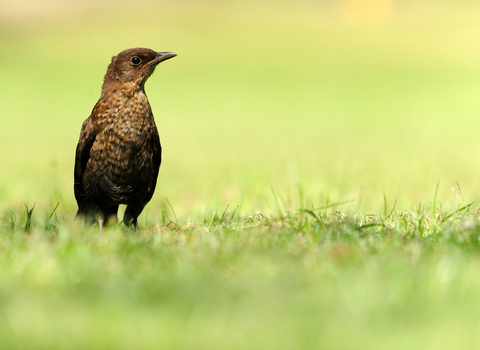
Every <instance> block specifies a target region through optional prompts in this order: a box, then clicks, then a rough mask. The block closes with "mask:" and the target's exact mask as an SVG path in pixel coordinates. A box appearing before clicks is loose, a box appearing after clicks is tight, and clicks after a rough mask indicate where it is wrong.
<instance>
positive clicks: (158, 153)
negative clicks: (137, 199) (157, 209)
mask: <svg viewBox="0 0 480 350" xmlns="http://www.w3.org/2000/svg"><path fill="white" fill-rule="evenodd" d="M152 146H153V171H154V173H153V177H152V183H151V184H150V186H149V191H148V194H147V197H146V198H145V201H144V205H145V204H147V203H148V202H149V201H150V199H152V196H153V192H155V187H156V185H157V178H158V172H159V171H160V163H161V162H162V146H161V145H160V137H159V136H158V131H157V130H156V128H155V133H154V134H153V137H152Z"/></svg>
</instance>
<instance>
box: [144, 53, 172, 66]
mask: <svg viewBox="0 0 480 350" xmlns="http://www.w3.org/2000/svg"><path fill="white" fill-rule="evenodd" d="M157 55H158V56H157V58H155V59H153V60H151V61H150V62H148V65H149V66H152V67H153V66H156V65H157V64H159V63H160V62H163V61H166V60H168V59H169V58H173V57H175V56H176V55H177V54H176V53H173V52H157Z"/></svg>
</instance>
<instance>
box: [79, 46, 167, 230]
mask: <svg viewBox="0 0 480 350" xmlns="http://www.w3.org/2000/svg"><path fill="white" fill-rule="evenodd" d="M175 56H176V54H175V53H173V52H155V51H153V50H150V49H145V48H135V49H129V50H125V51H122V52H120V53H119V54H118V55H117V56H114V57H113V58H112V62H111V63H110V65H109V66H108V69H107V73H106V74H105V78H104V81H103V86H102V94H101V96H100V99H99V101H98V102H97V104H96V105H95V107H94V108H93V111H92V114H91V115H90V117H88V118H87V119H86V120H85V121H84V122H83V126H82V130H81V132H80V140H79V142H78V145H77V151H76V155H75V176H74V177H75V184H74V190H75V198H76V200H77V203H78V212H77V217H79V216H80V217H85V218H86V219H87V220H88V221H94V220H96V219H98V220H99V223H100V227H102V226H103V223H104V222H108V221H117V211H118V206H119V204H126V205H127V208H126V210H125V215H124V217H123V222H124V223H125V224H126V225H131V224H133V225H134V226H135V229H138V224H137V218H138V216H139V215H140V213H141V212H142V210H143V208H144V207H145V205H146V204H147V203H148V202H149V201H150V199H151V198H152V195H153V192H154V190H155V186H156V183H157V177H158V171H159V168H160V162H161V159H162V148H161V146H160V138H159V136H158V131H157V127H156V125H155V120H154V118H153V114H152V109H151V108H150V104H149V103H148V99H147V96H146V95H145V87H144V86H145V82H146V81H147V79H148V78H149V77H150V75H152V73H153V71H154V70H155V67H156V66H157V65H158V64H159V63H160V62H163V61H165V60H168V59H169V58H172V57H175Z"/></svg>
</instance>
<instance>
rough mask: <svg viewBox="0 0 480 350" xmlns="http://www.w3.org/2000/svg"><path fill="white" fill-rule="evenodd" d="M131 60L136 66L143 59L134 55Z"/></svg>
mask: <svg viewBox="0 0 480 350" xmlns="http://www.w3.org/2000/svg"><path fill="white" fill-rule="evenodd" d="M130 61H131V62H132V63H133V64H134V65H136V66H138V65H139V64H140V62H142V60H141V59H140V58H139V57H137V56H135V57H132V59H131V60H130Z"/></svg>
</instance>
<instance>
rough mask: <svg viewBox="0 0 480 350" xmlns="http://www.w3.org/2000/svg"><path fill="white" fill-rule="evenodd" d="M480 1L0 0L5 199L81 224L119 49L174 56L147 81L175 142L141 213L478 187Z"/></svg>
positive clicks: (4, 203) (0, 178) (163, 127)
mask: <svg viewBox="0 0 480 350" xmlns="http://www.w3.org/2000/svg"><path fill="white" fill-rule="evenodd" d="M479 15H480V4H478V2H475V1H453V0H443V1H441V0H438V1H430V0H418V1H409V0H404V1H402V0H398V1H394V0H364V1H361V0H338V1H335V0H323V1H312V0H295V1H293V0H290V1H289V0H282V1H278V0H275V1H273V0H255V1H250V0H246V1H245V0H243V1H214V0H212V1H188V0H180V1H178V0H177V1H151V0H145V1H141V2H131V1H85V0H83V1H55V0H45V1H33V0H24V1H16V2H11V1H3V0H2V1H0V77H1V78H0V79H1V84H0V106H1V109H0V113H1V114H0V159H1V160H2V166H1V170H0V208H2V209H7V208H10V209H18V210H20V209H21V208H23V204H22V203H24V202H25V203H26V204H28V205H29V206H31V205H32V204H33V203H36V208H38V209H36V210H42V209H41V208H46V209H45V210H46V211H51V209H52V208H53V206H54V205H55V204H56V203H57V202H60V207H59V212H63V213H64V214H65V215H66V216H69V215H71V216H72V217H73V215H74V213H75V210H76V204H75V200H74V197H73V189H72V182H73V175H72V173H73V161H74V152H75V146H76V143H77V140H78V135H79V131H80V127H81V124H82V122H83V120H84V119H85V118H86V117H88V115H89V114H90V112H91V109H92V108H93V106H94V104H95V103H96V101H97V99H98V97H99V95H100V88H101V84H102V79H103V75H104V74H105V71H106V68H107V65H108V63H109V62H110V58H111V56H113V55H116V54H117V53H118V52H120V51H122V50H124V49H126V48H131V47H137V46H142V47H148V48H152V49H154V50H157V51H173V52H176V53H177V54H178V57H176V58H175V59H174V60H170V61H168V62H166V63H164V64H162V65H161V66H160V67H158V69H157V70H156V72H155V74H154V75H153V76H152V77H151V78H150V80H149V81H148V83H147V85H146V91H147V95H148V96H149V99H150V103H151V105H152V108H153V111H154V115H155V118H156V121H157V126H158V128H159V132H160V136H161V140H162V145H163V149H164V160H163V164H162V168H161V172H160V177H159V183H158V187H157V192H156V194H155V196H154V198H153V200H152V202H151V203H150V204H149V205H148V206H147V207H146V210H145V212H144V214H143V215H142V216H144V219H143V220H145V217H149V218H156V217H158V216H159V215H160V212H161V208H162V206H164V205H165V199H164V198H165V197H167V198H168V199H169V201H170V202H171V203H172V206H173V207H174V209H175V210H176V212H177V215H179V216H182V217H189V216H194V217H195V216H199V217H201V216H203V215H204V214H205V213H206V212H207V211H208V210H215V209H218V210H223V208H225V207H226V205H231V206H236V205H237V204H242V209H241V210H242V212H243V213H244V214H248V213H251V212H255V211H257V210H260V211H262V210H264V211H267V212H268V210H270V209H271V206H272V203H273V195H272V188H273V189H274V191H275V192H276V193H277V194H278V196H279V197H280V199H281V202H282V203H283V205H284V206H285V209H288V208H295V207H299V206H302V205H312V204H314V205H319V204H321V203H324V202H325V201H326V200H332V201H342V200H354V202H352V204H351V207H350V208H351V209H352V210H354V211H361V212H369V211H374V212H375V211H379V210H381V208H383V201H384V195H385V197H386V198H387V200H388V202H389V203H390V204H391V203H393V202H394V201H395V200H397V208H400V209H408V208H410V209H411V208H413V207H415V206H418V205H419V203H422V205H429V204H431V202H432V201H433V196H434V191H435V186H436V184H437V181H439V183H440V187H439V195H438V198H439V201H440V202H441V203H444V205H446V204H449V203H450V201H451V199H452V194H454V193H455V191H453V192H452V184H453V183H454V182H456V181H457V182H458V183H459V184H460V186H461V188H462V190H463V195H464V198H463V199H464V200H465V201H466V202H471V201H474V200H476V199H478V198H479V197H480V185H479V181H477V178H478V176H479V175H480V163H479V161H478V157H479V154H480V140H478V139H477V137H476V136H477V133H478V131H479V130H480V99H479V97H480V45H479V43H480V22H479V21H478V18H479Z"/></svg>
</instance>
